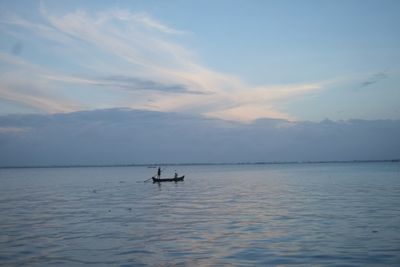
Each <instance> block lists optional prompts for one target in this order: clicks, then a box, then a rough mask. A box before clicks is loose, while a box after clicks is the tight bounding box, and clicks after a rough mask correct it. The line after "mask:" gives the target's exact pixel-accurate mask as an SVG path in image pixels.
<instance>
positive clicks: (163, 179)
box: [151, 175, 185, 183]
mask: <svg viewBox="0 0 400 267" xmlns="http://www.w3.org/2000/svg"><path fill="white" fill-rule="evenodd" d="M184 178H185V175H183V176H179V177H175V178H157V177H151V179H153V183H161V182H179V181H183V179H184Z"/></svg>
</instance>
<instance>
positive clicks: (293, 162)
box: [0, 158, 400, 169]
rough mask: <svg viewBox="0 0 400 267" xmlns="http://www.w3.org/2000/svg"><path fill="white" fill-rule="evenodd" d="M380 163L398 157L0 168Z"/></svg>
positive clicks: (395, 160)
mask: <svg viewBox="0 0 400 267" xmlns="http://www.w3.org/2000/svg"><path fill="white" fill-rule="evenodd" d="M374 162H376V163H382V162H400V158H399V159H377V160H317V161H315V160H309V161H256V162H216V163H212V162H191V163H126V164H82V165H78V164H71V165H36V166H35V165H31V166H29V165H27V166H0V169H39V168H93V167H98V168H107V167H154V168H155V167H157V166H223V165H225V166H233V165H279V164H282V165H283V164H322V163H329V164H335V163H374Z"/></svg>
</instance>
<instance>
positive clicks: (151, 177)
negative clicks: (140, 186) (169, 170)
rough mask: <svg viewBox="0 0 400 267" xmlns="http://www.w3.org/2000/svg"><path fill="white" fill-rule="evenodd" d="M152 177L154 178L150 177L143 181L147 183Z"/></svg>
mask: <svg viewBox="0 0 400 267" xmlns="http://www.w3.org/2000/svg"><path fill="white" fill-rule="evenodd" d="M151 178H153V177H150V178H149V179H147V180H145V181H143V182H144V183H145V182H147V181H148V180H150V179H151Z"/></svg>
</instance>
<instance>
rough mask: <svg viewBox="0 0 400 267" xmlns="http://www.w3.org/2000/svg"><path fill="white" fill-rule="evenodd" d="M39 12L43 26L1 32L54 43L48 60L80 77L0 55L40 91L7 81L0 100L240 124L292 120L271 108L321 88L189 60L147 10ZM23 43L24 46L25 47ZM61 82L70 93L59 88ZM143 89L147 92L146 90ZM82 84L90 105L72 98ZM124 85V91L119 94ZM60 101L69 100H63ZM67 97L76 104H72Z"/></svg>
mask: <svg viewBox="0 0 400 267" xmlns="http://www.w3.org/2000/svg"><path fill="white" fill-rule="evenodd" d="M40 13H41V15H42V17H43V19H44V20H45V23H40V22H37V21H28V20H25V19H23V18H21V17H18V16H16V15H14V16H10V17H9V18H7V19H3V20H1V23H0V25H1V26H2V27H1V28H2V29H4V28H6V29H7V27H8V26H10V27H11V26H12V27H20V28H23V29H27V30H28V31H30V34H31V36H30V37H29V38H32V39H34V40H35V39H39V38H41V39H45V40H50V41H51V42H53V45H52V46H51V45H50V44H49V45H48V46H49V47H44V48H43V49H48V51H49V56H52V55H54V56H56V57H57V58H60V57H61V58H62V57H63V56H64V57H65V58H67V59H68V61H70V62H72V64H73V65H75V66H76V69H81V68H83V69H85V73H84V74H82V73H78V74H77V73H76V71H74V69H73V68H70V69H68V70H65V69H64V70H58V71H56V70H53V69H51V68H49V67H44V66H41V65H40V63H35V62H30V61H29V60H23V59H21V58H17V57H16V56H15V55H14V56H13V55H7V56H5V54H4V53H2V54H1V55H0V62H1V64H2V65H7V66H10V65H13V66H18V67H19V68H20V69H24V70H27V72H29V74H28V75H26V76H24V77H22V78H21V79H22V80H24V81H25V83H26V84H29V83H30V82H31V81H32V80H33V79H37V78H38V77H39V78H40V79H39V80H40V81H41V84H40V85H39V86H42V87H41V89H40V94H37V92H38V89H37V88H38V85H34V86H31V88H30V89H27V91H26V92H25V93H24V94H17V93H14V92H13V86H20V82H21V80H19V81H18V82H15V83H13V82H12V81H10V79H8V83H7V84H4V82H3V81H2V82H1V83H2V84H1V87H0V90H1V91H0V97H2V98H4V99H8V100H9V99H11V100H13V101H17V102H22V103H24V104H25V105H28V106H34V107H36V108H41V109H43V110H44V111H47V112H58V111H69V110H79V109H81V108H83V107H85V108H99V107H105V106H107V107H118V106H119V105H124V106H127V107H131V108H143V109H151V110H157V111H180V112H187V113H196V114H203V115H207V116H214V117H218V118H224V119H229V120H240V121H249V120H254V119H257V118H262V117H273V118H285V119H294V117H293V116H292V115H290V114H285V113H284V112H282V111H280V110H279V109H278V108H277V106H278V102H279V101H284V100H287V99H291V98H293V97H296V96H298V95H304V94H307V93H309V92H312V91H315V90H317V89H321V88H323V87H324V86H326V84H322V83H313V84H294V85H279V86H271V85H263V86H252V85H250V84H247V83H246V82H244V81H243V80H242V79H240V78H239V77H235V76H232V75H229V74H225V73H220V72H218V71H215V70H212V69H210V68H207V67H206V66H203V65H201V64H199V63H198V62H197V61H196V60H195V57H194V56H193V55H194V52H193V51H191V50H190V49H187V48H186V47H184V46H182V45H180V44H178V43H177V42H176V41H174V38H175V36H176V35H182V34H186V33H187V32H184V31H180V30H176V29H174V28H172V27H170V26H167V25H165V24H163V23H161V22H159V21H158V20H156V19H154V18H152V17H151V16H149V15H148V14H146V13H134V12H130V11H127V10H119V9H114V10H111V11H105V12H101V13H97V14H89V13H88V12H86V11H83V10H77V11H75V12H72V13H68V14H64V15H55V14H52V13H51V12H49V11H48V10H47V9H46V7H45V6H44V5H43V4H41V7H40ZM8 33H9V31H5V34H8ZM21 38H23V36H21ZM29 38H28V37H26V40H25V41H26V42H29V41H30V39H29ZM63 51H64V52H63ZM52 53H53V54H52ZM59 64H62V63H59ZM60 69H62V68H60ZM28 70H29V71H28ZM9 71H11V70H9ZM20 72H21V71H20V70H17V73H20ZM112 76H113V77H129V79H125V81H123V82H119V83H117V82H116V81H110V80H108V81H106V80H105V79H104V77H112ZM134 81H139V82H134ZM144 81H145V82H144ZM32 83H34V82H32ZM66 84H68V88H69V90H65V89H63V88H65V87H66V86H65V85H66ZM150 85H152V86H153V87H152V88H150V89H152V90H148V89H149V86H150ZM85 86H86V87H90V88H91V91H90V92H91V93H92V94H93V99H94V100H93V101H92V102H91V103H90V104H89V103H88V102H87V99H85V98H82V96H81V94H79V93H78V94H77V93H76V92H77V91H78V90H81V91H82V90H86V89H82V88H85ZM28 87H29V86H28ZM94 87H98V89H97V91H99V92H100V91H101V92H103V94H106V93H104V90H107V91H108V93H107V94H109V95H111V94H114V96H115V97H109V98H108V100H107V98H105V97H97V96H96V95H95V94H96V90H93V88H94ZM144 87H146V88H144ZM35 88H36V89H35ZM126 88H129V90H124V89H126ZM144 89H146V90H144ZM167 89H169V90H167ZM173 89H174V90H173ZM57 95H59V96H58V97H57ZM64 98H68V99H70V100H69V101H64V100H63V99H64ZM73 99H74V101H76V102H75V103H72V102H71V101H72V100H73ZM96 99H98V100H96ZM96 101H98V102H97V103H96ZM57 107H59V108H57Z"/></svg>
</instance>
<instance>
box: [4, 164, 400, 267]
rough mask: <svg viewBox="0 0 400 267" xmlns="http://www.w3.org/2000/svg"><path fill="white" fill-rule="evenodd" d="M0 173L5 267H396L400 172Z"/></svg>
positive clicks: (325, 167)
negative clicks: (159, 178) (157, 179)
mask: <svg viewBox="0 0 400 267" xmlns="http://www.w3.org/2000/svg"><path fill="white" fill-rule="evenodd" d="M175 171H176V172H178V174H179V175H181V174H182V175H183V174H184V175H185V180H184V181H183V182H176V183H175V182H169V183H161V184H157V183H156V184H153V183H152V181H146V180H147V179H149V178H150V177H151V176H152V175H154V174H155V172H156V169H154V168H148V167H146V166H141V167H68V168H15V169H12V168H3V169H0V265H1V266H86V265H88V266H400V163H399V162H376V163H373V162H369V163H361V162H359V163H313V164H310V163H309V164H265V165H261V164H259V165H209V166H208V165H202V166H189V165H186V166H165V167H163V173H162V175H163V176H165V177H166V176H172V175H173V173H174V172H175Z"/></svg>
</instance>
